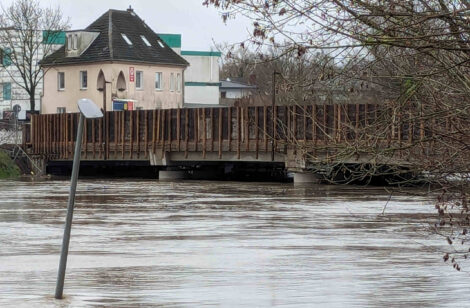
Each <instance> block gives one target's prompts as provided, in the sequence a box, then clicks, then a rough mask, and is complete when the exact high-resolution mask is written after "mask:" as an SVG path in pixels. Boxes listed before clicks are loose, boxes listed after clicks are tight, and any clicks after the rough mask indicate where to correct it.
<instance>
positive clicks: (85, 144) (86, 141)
mask: <svg viewBox="0 0 470 308" xmlns="http://www.w3.org/2000/svg"><path fill="white" fill-rule="evenodd" d="M83 124H84V128H83V135H84V136H83V139H84V140H85V142H84V145H83V150H84V151H85V158H87V157H88V121H87V119H85V121H84V123H83Z"/></svg>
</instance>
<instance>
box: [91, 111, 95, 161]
mask: <svg viewBox="0 0 470 308" xmlns="http://www.w3.org/2000/svg"><path fill="white" fill-rule="evenodd" d="M91 142H92V144H93V146H92V151H93V159H95V119H92V120H91Z"/></svg>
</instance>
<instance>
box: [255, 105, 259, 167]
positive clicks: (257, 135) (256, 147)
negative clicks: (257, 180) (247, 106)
mask: <svg viewBox="0 0 470 308" xmlns="http://www.w3.org/2000/svg"><path fill="white" fill-rule="evenodd" d="M258 109H259V108H258V107H255V140H256V145H255V151H256V159H258V156H259V114H258V112H259V110H258Z"/></svg>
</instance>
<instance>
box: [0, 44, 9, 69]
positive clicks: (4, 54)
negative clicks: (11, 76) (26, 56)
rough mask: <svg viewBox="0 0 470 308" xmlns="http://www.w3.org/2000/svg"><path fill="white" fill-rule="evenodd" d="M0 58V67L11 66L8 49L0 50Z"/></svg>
mask: <svg viewBox="0 0 470 308" xmlns="http://www.w3.org/2000/svg"><path fill="white" fill-rule="evenodd" d="M0 57H1V60H2V63H1V64H2V65H3V66H8V65H10V64H11V49H10V48H8V47H7V48H5V49H4V50H1V49H0Z"/></svg>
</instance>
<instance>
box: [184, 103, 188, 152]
mask: <svg viewBox="0 0 470 308" xmlns="http://www.w3.org/2000/svg"><path fill="white" fill-rule="evenodd" d="M184 133H185V135H184V137H185V149H184V157H185V158H188V148H189V109H185V110H184Z"/></svg>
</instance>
